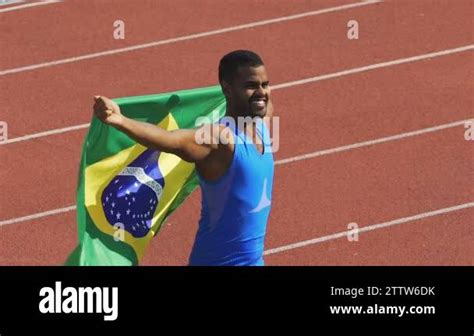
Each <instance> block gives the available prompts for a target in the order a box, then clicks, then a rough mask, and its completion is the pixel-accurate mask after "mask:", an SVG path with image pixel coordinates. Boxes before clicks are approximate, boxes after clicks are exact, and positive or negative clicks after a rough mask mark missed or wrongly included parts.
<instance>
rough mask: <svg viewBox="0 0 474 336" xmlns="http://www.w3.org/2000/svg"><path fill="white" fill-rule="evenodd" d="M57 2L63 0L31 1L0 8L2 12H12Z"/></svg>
mask: <svg viewBox="0 0 474 336" xmlns="http://www.w3.org/2000/svg"><path fill="white" fill-rule="evenodd" d="M21 2H23V1H21ZM57 2H61V1H59V0H48V1H43V2H33V3H29V4H24V5H18V6H13V7H8V8H3V9H0V13H5V12H12V11H15V10H19V9H24V8H30V7H36V6H44V5H50V4H53V3H57Z"/></svg>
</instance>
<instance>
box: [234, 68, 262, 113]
mask: <svg viewBox="0 0 474 336" xmlns="http://www.w3.org/2000/svg"><path fill="white" fill-rule="evenodd" d="M225 90H226V91H227V96H228V98H229V103H230V104H232V106H233V108H234V109H235V110H236V111H238V112H239V113H242V114H243V115H245V116H250V117H262V118H263V117H264V116H265V115H266V114H267V105H268V101H269V100H270V86H269V82H268V76H267V71H266V70H265V67H264V66H263V65H261V66H258V67H250V66H241V67H239V68H238V70H237V74H236V76H235V78H234V80H233V81H232V83H230V84H229V85H227V88H226V89H225Z"/></svg>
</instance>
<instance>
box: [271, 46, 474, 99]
mask: <svg viewBox="0 0 474 336" xmlns="http://www.w3.org/2000/svg"><path fill="white" fill-rule="evenodd" d="M473 49H474V44H469V45H465V46H462V47H458V48H453V49H446V50H441V51H436V52H432V53H428V54H423V55H417V56H412V57H407V58H400V59H396V60H393V61H388V62H382V63H376V64H371V65H367V66H363V67H359V68H354V69H349V70H344V71H339V72H334V73H330V74H327V75H321V76H316V77H310V78H306V79H301V80H297V81H292V82H287V83H283V84H278V85H275V86H272V89H273V90H275V89H283V88H286V87H290V86H296V85H302V84H307V83H312V82H318V81H322V80H325V79H330V78H336V77H342V76H347V75H352V74H355V73H359V72H364V71H369V70H374V69H380V68H386V67H389V66H394V65H399V64H404V63H411V62H417V61H421V60H425V59H430V58H434V57H440V56H446V55H451V54H456V53H460V52H464V51H469V50H473Z"/></svg>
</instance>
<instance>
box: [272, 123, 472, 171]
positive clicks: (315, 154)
mask: <svg viewBox="0 0 474 336" xmlns="http://www.w3.org/2000/svg"><path fill="white" fill-rule="evenodd" d="M471 120H472V119H465V120H459V121H455V122H452V123H449V124H444V125H438V126H434V127H428V128H423V129H420V130H416V131H412V132H406V133H401V134H396V135H391V136H387V137H383V138H379V139H373V140H367V141H363V142H357V143H354V144H350V145H345V146H340V147H334V148H329V149H323V150H319V151H315V152H312V153H307V154H303V155H298V156H293V157H290V158H287V159H281V160H277V161H275V165H281V164H285V163H291V162H296V161H301V160H308V159H311V158H314V157H318V156H323V155H328V154H334V153H339V152H344V151H348V150H351V149H356V148H361V147H368V146H373V145H377V144H380V143H384V142H389V141H395V140H400V139H405V138H409V137H413V136H416V135H421V134H426V133H432V132H436V131H441V130H444V129H448V128H453V127H457V126H463V125H465V124H466V122H468V121H471Z"/></svg>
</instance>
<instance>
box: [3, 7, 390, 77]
mask: <svg viewBox="0 0 474 336" xmlns="http://www.w3.org/2000/svg"><path fill="white" fill-rule="evenodd" d="M378 2H381V0H371V1H363V2H356V3H351V4H347V5H343V6H337V7H331V8H325V9H319V10H315V11H310V12H304V13H300V14H295V15H289V16H282V17H277V18H274V19H268V20H262V21H255V22H251V23H246V24H242V25H238V26H231V27H227V28H222V29H216V30H211V31H207V32H202V33H196V34H191V35H186V36H180V37H175V38H170V39H166V40H158V41H154V42H149V43H144V44H137V45H133V46H129V47H124V48H118V49H112V50H106V51H101V52H96V53H91V54H85V55H81V56H75V57H69V58H63V59H59V60H55V61H50V62H45V63H38V64H32V65H27V66H23V67H19V68H12V69H6V70H1V71H0V76H5V75H9V74H14V73H19V72H24V71H31V70H36V69H41V68H46V67H51V66H56V65H61V64H67V63H73V62H79V61H83V60H87V59H92V58H98V57H103V56H109V55H116V54H121V53H125V52H129V51H135V50H141V49H146V48H152V47H157V46H160V45H164V44H171V43H176V42H181V41H188V40H194V39H199V38H203V37H208V36H212V35H219V34H225V33H229V32H233V31H238V30H244V29H249V28H255V27H260V26H265V25H270V24H274V23H279V22H285V21H291V20H297V19H301V18H305V17H308V16H315V15H321V14H326V13H331V12H337V11H342V10H346V9H351V8H356V7H361V6H367V5H371V4H375V3H378Z"/></svg>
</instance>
